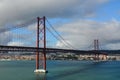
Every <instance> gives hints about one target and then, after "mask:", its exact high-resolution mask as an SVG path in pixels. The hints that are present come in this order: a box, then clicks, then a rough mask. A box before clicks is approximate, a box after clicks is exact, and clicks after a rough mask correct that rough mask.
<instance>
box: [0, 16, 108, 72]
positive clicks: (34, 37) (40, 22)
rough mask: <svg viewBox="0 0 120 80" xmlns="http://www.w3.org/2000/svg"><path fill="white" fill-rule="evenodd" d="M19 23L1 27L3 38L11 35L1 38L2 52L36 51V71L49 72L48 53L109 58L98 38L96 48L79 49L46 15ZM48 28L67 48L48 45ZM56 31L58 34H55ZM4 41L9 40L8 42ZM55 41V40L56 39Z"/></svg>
mask: <svg viewBox="0 0 120 80" xmlns="http://www.w3.org/2000/svg"><path fill="white" fill-rule="evenodd" d="M36 22H37V26H36ZM46 22H47V23H48V24H49V25H50V26H51V28H49V27H46V26H47V25H46ZM18 23H19V24H18V25H7V26H6V28H1V29H0V36H1V39H4V37H5V35H6V34H8V36H7V37H9V38H5V40H0V41H1V42H0V52H35V53H36V70H35V72H47V70H46V53H56V52H61V53H69V52H70V53H76V54H93V55H95V59H96V60H97V59H99V55H103V57H106V58H107V53H103V52H99V41H98V40H97V39H96V40H94V50H78V49H76V48H75V47H74V46H72V45H71V44H70V43H69V42H67V41H66V40H65V39H64V38H63V37H62V36H61V35H60V34H59V33H58V32H57V31H56V30H55V28H54V27H53V26H52V25H51V24H50V22H49V21H48V20H47V18H46V17H45V16H44V17H41V18H40V17H37V19H32V20H30V21H28V22H25V23H23V22H18ZM30 25H32V26H30ZM34 26H36V27H34ZM46 30H47V31H49V33H50V34H51V35H52V36H53V37H54V38H55V39H56V40H58V41H59V42H61V44H64V46H65V47H66V49H63V48H62V49H60V48H54V47H51V48H49V47H48V46H46V45H47V39H48V38H51V35H50V34H49V33H48V32H47V31H46ZM52 30H53V31H54V32H53V31H52ZM32 31H33V32H32ZM11 32H12V33H13V34H12V33H11ZM55 33H56V34H57V35H55ZM11 34H12V36H11ZM28 34H29V35H28ZM46 34H48V36H46ZM21 35H22V36H21ZM25 35H27V36H25ZM13 36H14V37H15V38H14V39H13ZM20 38H22V39H20ZM18 40H20V42H18ZM25 40H27V41H25ZM4 41H8V43H7V42H4ZM10 41H11V42H10ZM30 41H31V42H30ZM22 42H23V43H22ZM53 42H55V40H54V41H53ZM35 44H36V45H35ZM53 44H55V43H53ZM25 45H26V46H25ZM41 57H42V61H43V62H42V65H41V66H42V68H40V67H41V66H40V64H41V63H40V59H41Z"/></svg>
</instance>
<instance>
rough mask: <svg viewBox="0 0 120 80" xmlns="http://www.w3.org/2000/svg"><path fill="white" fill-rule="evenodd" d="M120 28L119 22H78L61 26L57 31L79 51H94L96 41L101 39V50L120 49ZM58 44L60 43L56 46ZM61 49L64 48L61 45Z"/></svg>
mask: <svg viewBox="0 0 120 80" xmlns="http://www.w3.org/2000/svg"><path fill="white" fill-rule="evenodd" d="M119 26H120V22H119V21H117V20H111V21H107V22H96V21H92V20H77V21H74V22H68V23H66V24H64V25H61V26H60V27H58V28H57V30H58V31H59V32H60V33H62V34H61V35H62V36H63V38H64V39H65V40H67V41H69V42H70V44H72V45H73V46H74V47H76V48H77V49H84V50H86V49H93V41H94V39H99V42H100V43H99V44H100V49H120V48H119V47H118V46H120V45H119V44H120V37H119V34H120V31H119V30H120V27H119ZM58 44H60V42H58V43H57V44H56V45H57V46H58ZM116 44H117V45H116ZM59 47H64V46H63V45H62V44H61V45H59ZM64 48H65V47H64Z"/></svg>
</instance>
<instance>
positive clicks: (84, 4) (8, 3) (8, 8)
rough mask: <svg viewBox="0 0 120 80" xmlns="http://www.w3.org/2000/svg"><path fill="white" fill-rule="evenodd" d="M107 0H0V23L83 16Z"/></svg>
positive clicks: (91, 13) (89, 14) (92, 11)
mask: <svg viewBox="0 0 120 80" xmlns="http://www.w3.org/2000/svg"><path fill="white" fill-rule="evenodd" d="M106 2H108V0H59V1H58V0H44V1H43V0H19V1H18V0H1V1H0V19H1V21H0V24H1V25H5V24H7V23H11V22H12V23H13V22H14V23H15V22H18V21H24V20H27V19H31V18H35V17H37V16H40V17H41V16H47V17H50V18H71V17H76V18H77V17H85V16H91V15H94V14H95V10H96V7H98V5H101V4H104V3H106Z"/></svg>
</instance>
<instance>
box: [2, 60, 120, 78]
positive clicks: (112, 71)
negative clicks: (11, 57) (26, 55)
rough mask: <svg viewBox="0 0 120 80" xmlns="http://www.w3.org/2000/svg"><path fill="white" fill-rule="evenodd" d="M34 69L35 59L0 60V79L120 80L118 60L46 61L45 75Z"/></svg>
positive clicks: (119, 63)
mask: <svg viewBox="0 0 120 80" xmlns="http://www.w3.org/2000/svg"><path fill="white" fill-rule="evenodd" d="M34 69H35V61H0V80H120V61H108V62H98V63H95V62H92V61H47V70H48V73H47V74H46V75H45V74H35V73H34Z"/></svg>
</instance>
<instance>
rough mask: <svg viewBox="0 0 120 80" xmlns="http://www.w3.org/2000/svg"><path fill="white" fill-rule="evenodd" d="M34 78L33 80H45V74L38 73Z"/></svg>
mask: <svg viewBox="0 0 120 80" xmlns="http://www.w3.org/2000/svg"><path fill="white" fill-rule="evenodd" d="M35 76H36V79H35V80H47V79H46V74H45V73H38V74H35Z"/></svg>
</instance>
